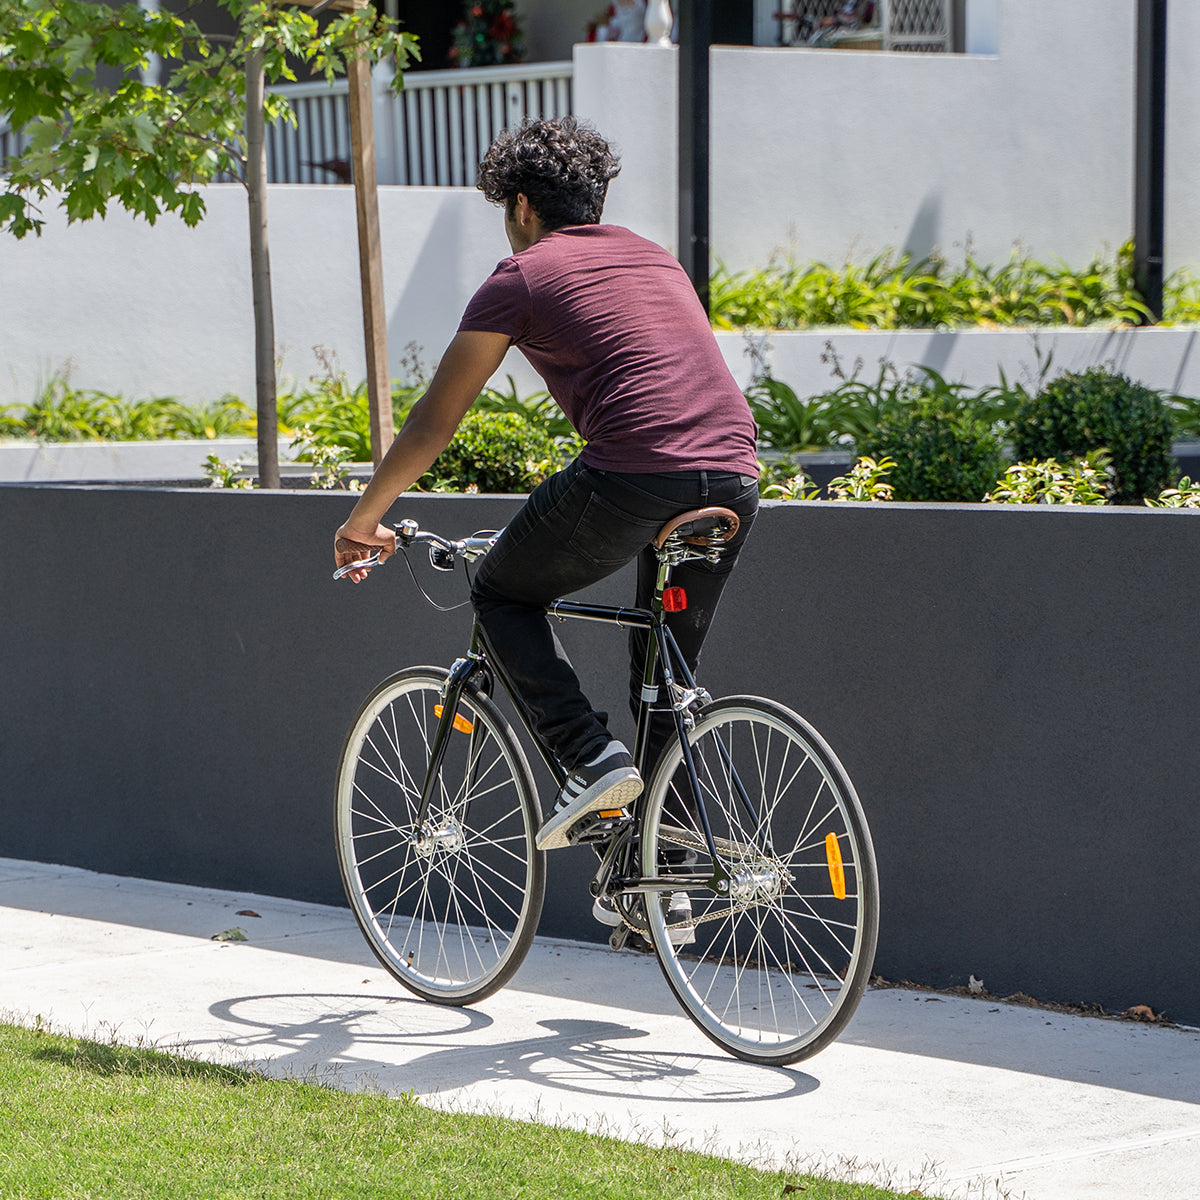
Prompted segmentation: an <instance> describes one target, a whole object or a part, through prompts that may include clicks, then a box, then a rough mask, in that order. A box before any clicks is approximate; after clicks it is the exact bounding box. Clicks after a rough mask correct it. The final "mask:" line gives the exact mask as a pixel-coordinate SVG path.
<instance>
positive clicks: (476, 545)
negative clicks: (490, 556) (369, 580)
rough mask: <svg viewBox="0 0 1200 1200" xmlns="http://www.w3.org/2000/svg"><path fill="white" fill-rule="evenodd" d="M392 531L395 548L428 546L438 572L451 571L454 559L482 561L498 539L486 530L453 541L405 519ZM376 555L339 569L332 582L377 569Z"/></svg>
mask: <svg viewBox="0 0 1200 1200" xmlns="http://www.w3.org/2000/svg"><path fill="white" fill-rule="evenodd" d="M394 528H395V530H396V544H397V545H398V546H402V547H407V546H414V545H418V544H420V543H424V544H426V545H428V546H429V557H430V560H431V561H432V563H433V565H434V566H435V567H438V568H440V569H441V570H449V569H450V568H452V567H453V565H454V560H455V559H456V558H461V559H463V560H464V561H465V562H474V561H475V559H477V558H482V557H483V556H484V555H485V554H486V553H487V552H488V551H489V550H490V549H491V548H492V547H493V546H494V545H495V544H496V539H497V538H498V537H499V536H500V531H499V530H495V529H485V530H482V531H480V532H479V533H475V534H472V535H471V536H470V537H465V538H459V539H458V540H457V541H456V540H454V539H453V538H445V537H442V535H441V534H440V533H430V532H429V531H428V530H424V529H421V528H420V526H418V525H417V523H416V521H414V520H412V519H411V518H408V517H406V518H405V519H404V520H403V521H401V522H400V523H399V524H398V525H396V526H395V527H394ZM379 553H380V552H379V551H378V550H376V551H375V553H374V554H372V555H369V556H368V557H367V558H358V559H355V560H354V562H352V563H347V564H346V565H345V566H344V567H338V569H337V570H336V571H334V573H333V577H334V579H343V578H345V576H347V575H349V574H350V573H351V572H352V571H360V570H362V569H363V568H364V567H377V566H379V565H380V563H379Z"/></svg>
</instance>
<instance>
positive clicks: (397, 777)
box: [336, 667, 546, 1005]
mask: <svg viewBox="0 0 1200 1200" xmlns="http://www.w3.org/2000/svg"><path fill="white" fill-rule="evenodd" d="M445 682H446V672H445V671H442V670H439V669H438V668H436V667H412V668H410V669H409V670H407V671H401V672H400V673H399V674H398V675H394V676H392V677H391V678H390V679H387V680H385V681H384V682H383V683H382V684H380V685H379V687H378V688H376V689H375V691H374V692H373V693H372V694H371V695H370V696H369V697H368V698H367V700H366V702H365V703H364V704H363V706H362V708H361V710H360V711H359V714H358V717H357V718H356V719H355V722H354V725H353V727H352V728H351V730H350V734H349V736H348V737H347V738H346V745H345V748H344V749H343V751H342V759H341V765H340V767H339V768H338V785H337V814H336V824H337V853H338V863H339V866H340V867H341V872H342V882H343V884H344V885H345V888H346V896H347V898H348V899H349V901H350V907H351V909H352V910H353V912H354V916H355V919H356V920H357V921H358V924H359V927H360V928H361V929H362V931H363V934H364V935H365V937H366V939H367V942H368V943H369V944H370V946H371V949H372V950H373V951H374V952H375V955H376V957H377V958H378V959H379V961H380V962H381V963H382V964H383V965H384V966H385V967H386V968H387V969H388V970H389V971H390V972H391V973H392V974H393V975H394V976H395V977H396V978H397V979H398V980H400V982H401V983H403V984H404V985H405V987H407V988H410V989H411V990H412V991H414V992H416V993H417V995H419V996H422V997H424V998H425V999H426V1000H432V1001H434V1002H435V1003H439V1004H460V1005H461V1004H471V1003H473V1002H475V1001H477V1000H482V999H483V998H484V997H485V996H489V995H491V994H492V992H494V991H496V989H497V988H499V987H501V986H503V985H504V984H505V983H506V982H507V981H508V980H509V979H510V978H511V977H512V975H513V973H514V972H515V971H516V969H517V967H519V966H520V965H521V961H522V959H524V957H525V954H526V952H527V951H528V949H529V945H530V943H531V942H532V940H533V935H534V932H535V931H536V929H537V923H538V917H539V916H540V915H541V910H542V899H543V896H544V894H545V886H546V875H545V861H546V860H545V855H544V854H542V853H540V852H539V851H538V850H537V848H536V847H535V845H534V840H533V839H534V834H535V833H536V832H537V828H538V821H539V815H538V813H539V808H538V804H537V793H536V790H535V788H534V783H533V778H532V776H531V774H530V771H529V764H528V763H527V761H526V759H525V755H524V754H523V753H522V751H521V747H520V745H519V744H518V742H517V740H516V738H515V737H514V735H513V732H512V728H511V726H509V724H508V722H507V721H506V720H505V719H504V717H503V716H502V715H501V713H500V711H499V710H498V709H497V708H496V706H495V705H494V704H493V703H492V702H491V700H489V699H488V698H487V697H486V696H484V695H483V694H482V693H480V692H479V691H477V690H476V689H474V688H473V687H471V686H470V685H468V686H467V687H466V688H464V689H463V693H462V697H461V699H460V701H459V706H458V712H457V715H456V716H455V718H454V729H453V732H451V734H450V738H449V742H448V743H447V746H446V752H445V757H444V759H443V761H442V765H441V769H440V770H439V772H438V776H437V780H436V782H435V784H434V788H433V793H432V797H431V800H430V803H429V805H428V809H427V811H426V813H425V815H424V820H422V821H421V822H420V824H418V823H417V809H418V805H419V801H420V796H421V789H422V787H423V785H424V782H425V776H426V773H427V768H428V764H429V759H430V751H431V748H432V746H433V739H434V734H435V732H436V730H437V727H438V722H439V719H440V716H441V712H442V692H443V689H444V686H445Z"/></svg>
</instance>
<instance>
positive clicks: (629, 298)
mask: <svg viewBox="0 0 1200 1200" xmlns="http://www.w3.org/2000/svg"><path fill="white" fill-rule="evenodd" d="M619 170H620V166H619V163H618V160H617V158H616V156H615V155H614V154H613V152H612V150H611V148H610V147H609V145H608V143H607V142H606V141H605V140H604V139H603V138H602V137H601V136H600V135H599V134H598V133H596V131H595V130H593V129H591V128H590V127H588V126H586V125H584V124H581V123H580V122H578V121H576V120H575V119H574V118H572V117H564V118H559V119H556V120H538V121H526V122H525V123H524V124H523V125H521V126H520V127H519V128H517V129H513V130H505V131H504V132H503V133H501V134H500V136H499V137H498V138H497V139H496V141H495V142H494V143H493V145H492V146H491V148H490V149H489V150H488V152H487V155H486V156H485V158H484V160H483V162H482V164H481V165H480V171H479V182H478V185H477V186H478V187H479V189H480V190H481V191H482V192H483V194H484V196H485V197H486V198H487V199H488V200H489V201H491V202H492V203H494V204H498V205H502V206H503V208H504V228H505V233H506V234H507V237H508V242H509V245H510V246H511V248H512V254H511V255H510V256H509V257H508V258H505V259H504V260H502V261H501V262H500V263H499V265H498V266H497V267H496V270H495V271H494V273H493V274H492V275H491V276H490V277H489V278H488V279H487V280H485V281H484V283H483V284H482V286H481V287H480V288H479V290H478V291H477V292H476V293H475V295H474V297H473V298H472V299H471V301H470V303H469V304H468V305H467V308H466V311H465V313H464V315H463V318H462V321H461V323H460V324H459V327H458V332H457V334H456V335H455V337H454V339H453V340H452V341H451V343H450V345H449V347H448V349H447V350H446V353H445V355H444V356H443V358H442V360H441V362H440V364H439V365H438V368H437V371H436V372H435V374H434V377H433V380H432V382H431V383H430V385H429V387H428V389H427V390H426V392H425V393H424V395H422V396H421V398H420V399H419V400H418V401H417V402H416V403H415V404H414V405H413V407H412V410H411V411H410V413H409V415H408V418H407V420H406V421H405V423H404V425H403V427H402V428H401V429H400V431H399V432H398V434H397V435H396V440H395V441H394V442H393V443H392V445H391V447H390V448H389V450H388V452H387V454H386V455H385V457H384V459H383V461H382V463H380V465H379V468H378V470H377V471H376V472H375V474H374V476H373V478H372V479H371V481H370V483H368V485H367V487H366V489H365V490H364V491H363V493H362V496H361V497H360V498H359V500H358V503H357V504H356V505H355V507H354V510H353V512H352V513H351V514H350V518H349V519H348V520H347V521H346V522H345V523H344V524H343V525H342V526H341V527H340V528H339V529H338V531H337V534H336V538H335V543H334V546H335V558H336V560H337V564H338V566H339V567H342V566H347V565H349V564H351V563H354V562H357V561H359V560H361V559H364V558H366V557H367V556H368V555H370V554H373V553H374V552H375V551H376V550H378V551H380V559H379V561H381V562H382V561H385V560H386V559H387V558H388V557H390V556H391V555H392V554H394V553H395V550H396V537H395V533H394V532H393V531H392V530H390V529H388V528H387V527H386V526H384V525H382V524H381V523H380V522H381V520H382V518H383V516H384V515H385V513H386V512H387V510H388V508H389V507H390V506H391V504H392V502H393V501H394V500H395V499H396V498H397V497H398V496H399V495H400V494H401V493H402V492H404V491H405V490H406V489H407V488H409V487H411V486H412V485H413V484H414V483H415V482H416V481H417V479H419V478H420V477H421V475H423V474H424V473H425V472H426V471H427V470H428V469H429V467H430V466H432V464H433V462H434V461H435V459H436V458H437V457H438V455H439V454H441V452H442V451H443V450H444V449H445V448H446V446H447V445H448V444H449V442H450V439H451V438H452V437H453V435H454V432H455V430H456V429H457V428H458V425H459V423H460V421H461V420H462V418H463V417H464V416H465V414H466V413H467V411H468V409H469V408H470V407H471V405H472V404H473V403H474V401H475V399H476V397H477V396H478V395H479V393H480V391H481V390H482V389H483V387H484V385H485V384H486V383H487V381H488V379H490V378H491V376H492V375H493V374H494V373H495V372H496V371H497V370H498V369H499V367H500V364H501V362H502V361H503V359H504V356H505V354H506V353H507V351H508V348H509V346H510V345H515V346H516V347H517V348H518V349H520V350H521V352H522V353H523V354H524V355H525V357H526V358H527V359H528V360H529V362H530V363H531V365H532V366H533V367H534V368H535V369H536V370H537V371H538V373H539V374H540V375H541V376H542V378H543V379H544V380H545V383H546V387H547V389H548V390H549V392H550V394H551V396H553V398H554V399H555V401H556V402H557V403H558V404H559V406H560V407H561V408H562V410H563V412H564V413H565V414H566V416H567V418H568V419H569V420H570V421H571V424H572V425H573V426H574V428H575V429H576V430H577V431H578V433H579V434H580V435H581V437H583V438H584V439H585V441H586V444H585V446H584V448H583V450H582V451H581V452H580V454H579V457H578V458H577V459H576V460H575V461H574V462H572V463H571V464H570V465H569V466H567V467H566V468H564V469H563V470H561V471H559V472H557V473H556V474H554V475H552V476H550V477H549V478H548V479H546V480H545V481H544V482H543V483H541V484H539V485H538V486H537V487H536V488H535V489H534V490H533V492H532V493H531V494H530V495H529V498H528V499H527V501H526V502H525V505H524V506H523V507H522V508H521V510H520V511H519V512H518V513H517V515H516V516H515V517H514V518H513V520H512V522H511V523H510V524H509V525H508V527H507V528H506V529H505V530H504V532H503V534H502V535H501V536H500V538H499V540H498V541H497V543H496V545H495V547H494V548H493V549H492V551H491V552H490V553H489V554H488V555H487V557H486V558H485V559H484V560H483V562H482V564H481V566H480V569H479V571H478V574H477V575H476V578H475V582H474V585H473V588H472V597H471V598H472V602H473V603H474V605H475V609H476V612H477V614H478V617H479V622H480V624H481V626H482V628H483V631H484V634H485V636H486V638H487V641H488V644H489V646H490V648H491V650H492V653H493V654H494V655H495V656H496V657H497V658H498V660H499V661H500V663H501V664H502V665H503V667H504V669H505V671H506V672H507V673H508V675H509V677H510V679H511V681H512V683H513V684H514V686H515V687H516V689H517V691H518V693H519V694H520V696H521V698H522V700H523V701H524V702H525V704H526V705H527V707H528V708H529V711H530V713H531V714H532V718H533V721H534V724H535V727H536V729H537V731H538V733H539V735H540V736H541V737H542V739H543V740H544V741H545V743H546V745H547V746H548V747H549V748H550V749H551V750H552V751H553V753H554V754H555V756H556V757H557V759H558V761H559V762H560V763H561V764H562V766H563V768H564V769H565V770H566V771H567V772H568V777H567V781H566V783H565V784H564V786H563V789H562V791H561V792H560V794H559V797H558V801H557V804H556V806H555V811H554V813H553V814H552V815H551V816H550V817H549V818H548V819H547V820H546V821H545V823H544V824H543V825H542V828H541V830H540V832H539V834H538V837H537V845H538V848H539V849H542V850H546V849H551V848H554V847H556V846H562V845H565V844H567V842H568V840H569V834H570V831H571V829H572V828H573V827H574V826H576V825H577V824H579V822H580V821H581V820H582V819H583V818H585V817H587V816H589V815H590V814H591V813H593V812H596V811H598V810H600V809H608V808H619V807H621V806H622V805H624V804H625V803H628V802H629V801H631V800H632V799H634V798H635V797H636V796H637V795H638V794H639V792H640V791H641V787H642V780H641V777H640V775H639V774H638V772H637V770H636V769H635V766H634V762H633V758H632V756H631V755H630V754H629V751H628V750H627V749H626V747H625V746H624V745H623V744H622V743H621V742H620V741H617V740H616V739H615V738H614V737H613V735H612V734H611V733H610V732H609V730H608V728H607V724H606V720H605V718H604V716H603V714H600V713H597V712H596V711H595V710H594V709H593V708H592V706H591V704H590V703H589V702H588V700H587V698H586V696H585V695H584V694H583V691H582V689H581V687H580V684H579V679H578V677H577V675H576V674H575V671H574V669H573V667H572V666H571V663H570V661H569V659H568V658H567V655H566V653H565V651H564V650H563V648H562V646H561V645H560V643H559V641H558V639H557V637H556V636H555V634H554V631H553V629H552V628H551V625H550V623H549V621H548V619H547V616H546V606H547V605H548V604H549V603H550V602H551V601H553V600H556V599H558V598H559V597H561V596H563V595H566V594H568V593H571V592H575V591H578V590H580V589H581V588H586V587H588V586H590V585H591V584H593V583H596V582H597V581H599V580H601V579H603V578H605V577H606V576H608V575H611V574H612V573H613V572H615V571H617V570H618V569H620V568H621V567H623V566H624V565H626V564H627V563H629V562H631V561H634V560H635V559H636V560H637V563H638V571H637V576H638V581H637V593H638V598H637V603H638V604H639V605H640V606H645V605H646V604H647V603H648V600H649V596H650V592H651V590H652V588H653V584H654V577H655V569H656V566H657V564H656V560H655V556H654V549H653V546H652V544H651V543H652V539H653V538H654V536H655V534H656V533H657V532H658V531H659V529H660V528H661V527H662V526H663V525H664V524H665V523H666V522H667V521H668V520H670V519H671V518H672V517H674V516H676V515H677V514H678V513H680V512H682V511H684V510H687V509H693V508H702V507H705V506H708V505H721V506H724V507H726V508H730V509H732V510H733V511H734V512H736V513H737V515H738V516H739V518H740V520H741V524H740V526H739V529H738V532H737V533H736V535H735V536H734V537H733V538H732V540H731V541H730V542H729V544H728V545H727V547H726V548H725V550H724V553H723V554H722V558H721V561H720V562H719V563H717V564H712V563H708V562H696V563H686V564H683V565H681V566H680V567H679V568H678V569H677V570H676V573H675V575H674V577H673V578H674V582H675V583H676V584H678V585H680V586H682V587H683V588H684V589H685V592H686V594H687V608H686V610H684V611H682V612H677V613H672V614H671V616H670V618H669V625H670V627H671V630H672V632H673V634H674V636H675V639H676V641H677V642H678V644H679V648H680V650H681V652H682V653H683V656H684V658H685V660H686V661H687V663H688V666H689V668H691V669H692V670H693V671H694V670H695V668H696V663H697V660H698V658H699V655H700V649H701V646H702V644H703V642H704V638H705V635H706V634H707V632H708V628H709V625H710V624H711V622H712V618H713V614H714V613H715V611H716V608H717V603H718V600H719V599H720V595H721V592H722V589H723V588H724V586H725V582H726V580H727V579H728V576H729V572H730V570H731V569H732V567H733V564H734V560H735V559H736V557H737V553H738V550H739V549H740V547H741V545H742V543H743V541H744V540H745V538H746V535H747V534H748V533H749V531H750V527H751V525H752V523H753V520H754V515H755V513H756V511H757V508H758V467H757V462H756V454H755V434H756V431H755V426H754V421H753V418H752V417H751V415H750V410H749V407H748V405H747V404H746V400H745V398H744V396H743V395H742V392H741V389H740V388H739V387H738V385H737V383H736V382H735V381H734V379H733V377H732V375H731V374H730V372H729V369H728V368H727V367H726V365H725V362H724V360H723V358H722V357H721V353H720V350H719V349H718V347H717V343H716V339H715V338H714V337H713V334H712V330H711V328H710V326H709V323H708V319H707V315H706V314H705V312H704V308H703V306H702V305H701V304H700V302H699V300H698V298H697V296H696V293H695V291H694V289H693V288H692V285H691V282H690V281H689V279H688V277H687V275H686V273H685V272H684V270H683V268H682V267H681V266H680V265H679V263H678V262H676V261H675V259H674V258H672V257H671V255H669V254H668V253H667V252H666V251H665V250H663V249H662V248H661V247H659V246H657V245H655V244H654V243H653V242H650V241H647V240H646V239H644V238H641V237H639V236H638V235H636V234H634V233H632V232H630V231H629V230H627V229H623V228H620V227H619V226H615V225H602V224H600V217H601V213H602V210H603V207H604V201H605V197H606V195H607V191H608V185H609V182H610V181H611V180H612V179H613V178H614V177H615V176H616V175H617V173H618V171H619ZM369 569H370V568H369V567H367V566H363V567H362V568H361V569H360V570H357V571H353V572H351V573H350V577H351V578H352V579H354V581H355V582H359V581H360V580H361V579H362V578H364V577H365V576H366V574H367V572H368V571H369ZM645 637H646V633H645V631H644V630H643V631H636V632H634V633H633V634H632V635H631V653H632V664H633V666H632V670H631V678H630V689H631V696H632V697H633V698H634V699H635V700H636V699H637V698H638V697H639V696H640V693H641V687H642V679H641V677H640V674H639V664H640V663H641V661H642V652H643V649H644V639H645ZM672 729H673V724H672V721H671V716H670V714H669V713H660V714H656V717H655V720H654V721H653V722H652V724H651V731H650V737H651V746H650V749H651V754H650V756H649V757H648V758H647V759H646V761H648V762H653V761H655V757H656V753H657V749H658V748H659V746H661V744H662V743H663V742H665V740H666V738H667V737H668V736H669V734H670V732H671V730H672Z"/></svg>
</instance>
